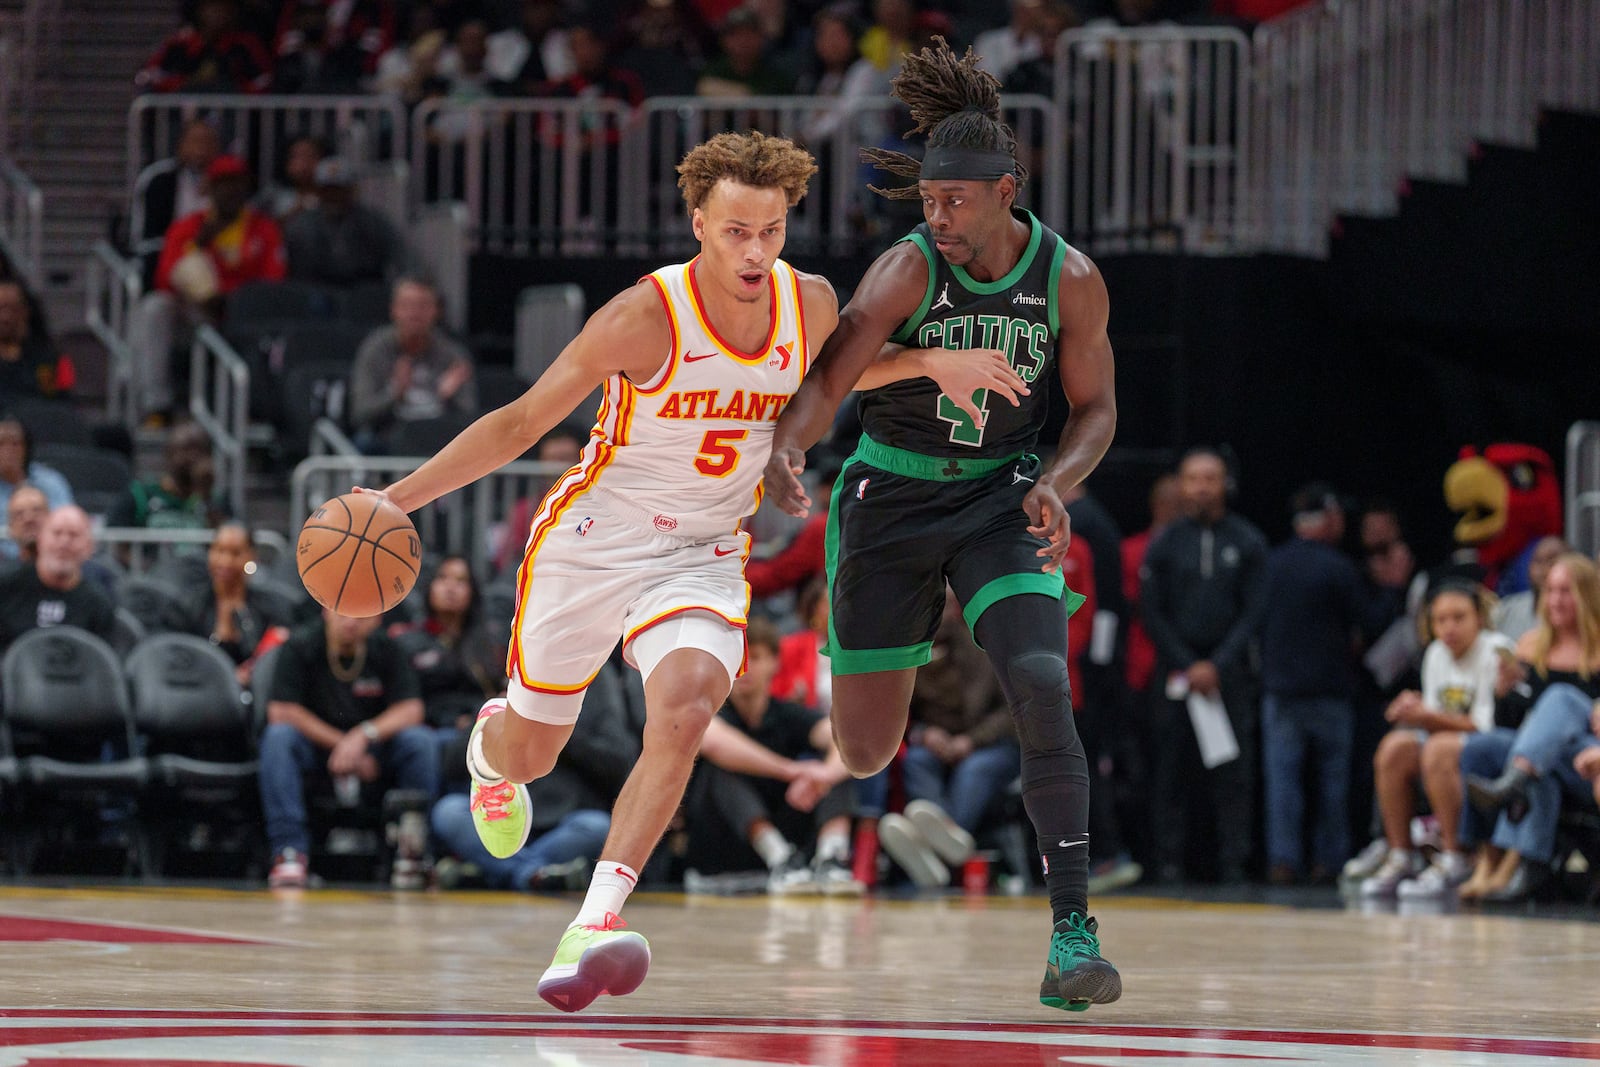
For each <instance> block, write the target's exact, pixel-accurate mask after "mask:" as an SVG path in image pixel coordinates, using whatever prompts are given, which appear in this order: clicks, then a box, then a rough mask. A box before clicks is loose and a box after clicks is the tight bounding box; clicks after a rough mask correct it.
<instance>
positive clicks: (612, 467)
mask: <svg viewBox="0 0 1600 1067" xmlns="http://www.w3.org/2000/svg"><path fill="white" fill-rule="evenodd" d="M815 172H816V164H815V162H814V161H813V160H812V158H811V156H810V155H809V154H808V153H806V152H805V151H804V150H802V149H800V148H798V147H796V146H795V145H794V144H792V143H790V142H789V141H786V140H783V139H781V138H775V137H764V136H762V135H761V134H759V133H749V134H731V133H729V134H720V135H718V136H716V137H714V138H712V139H711V140H710V141H707V142H706V143H705V144H703V145H700V146H699V147H698V148H695V149H694V150H693V151H691V152H689V153H688V155H686V156H685V157H684V159H683V161H682V163H680V164H679V166H678V173H679V180H678V184H679V186H680V187H681V188H682V190H683V196H684V200H685V202H686V203H687V205H688V208H689V215H690V219H691V222H692V225H693V227H694V235H695V238H696V239H697V240H698V241H699V242H700V254H699V255H698V256H696V257H695V258H694V260H692V261H691V262H689V263H687V264H678V265H675V266H670V267H663V268H662V269H660V270H658V271H656V272H654V273H653V274H651V275H649V276H648V277H646V278H643V279H641V280H640V281H639V282H638V283H637V284H635V285H634V286H633V287H632V288H630V289H628V290H626V291H625V292H623V293H621V294H619V295H618V296H616V297H614V298H613V299H612V300H611V301H610V302H609V303H607V304H606V305H605V307H603V308H601V309H600V310H599V311H597V312H596V313H595V314H594V316H593V317H591V318H590V319H589V321H588V323H587V324H585V326H584V328H583V331H582V332H581V333H580V334H579V335H578V337H577V338H576V339H574V340H573V342H572V343H571V344H569V345H568V346H567V347H566V349H565V350H564V351H563V352H562V353H561V355H560V357H559V358H557V360H556V361H555V363H554V364H552V365H551V367H550V369H549V370H548V371H546V372H545V374H544V375H543V376H542V377H540V379H539V381H538V382H537V383H536V384H534V386H533V387H532V388H530V389H529V390H528V391H527V392H526V393H524V394H523V395H522V396H521V397H520V398H518V399H517V400H515V401H513V402H511V403H510V404H507V405H506V406H505V407H502V408H500V409H499V410H497V411H493V412H490V413H489V414H487V415H485V416H483V417H482V418H481V419H479V420H478V421H477V422H475V423H473V424H472V425H471V426H469V427H468V428H467V429H465V430H463V431H462V432H461V434H460V436H458V437H457V438H456V439H455V440H454V441H452V442H451V443H450V444H449V445H447V446H446V447H445V448H444V449H443V450H442V451H441V452H440V453H439V454H438V455H436V456H434V457H433V458H431V459H429V460H428V462H426V463H424V464H423V465H422V466H421V467H419V468H418V469H417V470H416V471H415V472H414V473H412V474H410V475H408V476H407V477H405V478H402V479H401V480H400V481H398V482H396V483H395V484H394V485H392V486H391V487H390V488H389V489H388V496H389V498H390V499H391V500H392V501H393V502H394V503H395V504H397V505H398V506H399V507H400V508H402V509H403V510H405V511H408V512H409V511H414V510H416V509H417V508H419V507H421V506H423V505H424V504H427V503H428V502H430V501H432V500H435V499H437V498H438V497H440V496H443V495H444V494H445V493H448V492H450V491H451V490H454V489H457V488H460V487H461V486H463V485H466V484H468V483H469V482H472V481H474V480H476V479H478V478H480V477H482V476H483V475H485V474H488V473H489V472H491V471H493V470H495V469H496V468H498V467H500V466H502V465H503V464H505V463H507V462H509V461H511V460H513V459H516V458H517V457H519V456H521V455H522V454H523V453H524V452H526V451H527V450H528V449H529V448H530V447H532V445H533V444H534V443H535V442H536V441H538V440H539V438H541V437H543V436H544V434H545V432H546V431H547V430H549V429H550V428H551V427H553V426H555V425H556V424H557V422H559V421H560V420H561V419H562V418H564V417H565V416H566V415H567V414H568V413H569V412H570V411H571V410H572V409H573V408H574V407H575V406H576V405H577V404H578V403H579V402H581V401H582V400H583V398H584V397H586V396H587V395H589V393H590V392H591V391H593V390H594V389H595V387H596V386H599V385H602V384H603V385H604V387H605V400H604V402H603V403H602V404H601V406H600V412H599V418H598V421H597V422H596V424H595V427H594V429H593V431H591V434H590V439H589V443H588V445H587V446H586V447H585V448H584V450H583V455H582V457H581V459H580V461H579V463H578V465H577V466H575V467H573V468H572V470H570V471H568V472H567V474H566V475H565V476H564V477H563V478H561V479H560V480H559V481H558V482H557V483H556V485H555V487H554V488H552V489H551V490H550V492H549V494H548V495H547V496H546V497H545V499H544V503H543V505H542V506H541V507H540V509H539V511H538V513H537V514H536V515H535V517H534V520H533V527H532V530H531V531H530V533H529V537H528V547H527V553H526V555H525V557H524V559H523V563H522V567H521V570H520V572H519V573H518V589H517V594H518V595H517V612H516V622H515V624H514V626H513V631H512V635H511V650H510V656H509V663H508V671H507V673H508V674H509V676H510V687H509V691H508V693H507V696H506V698H505V699H504V700H494V701H490V702H489V703H488V704H487V705H486V706H485V707H484V709H483V711H482V712H480V713H479V716H478V722H477V724H476V726H475V727H474V729H473V732H472V738H471V740H470V742H469V744H468V755H467V766H468V770H469V771H471V773H472V779H473V786H472V811H473V815H474V820H475V822H476V824H477V827H478V832H479V836H480V837H482V839H483V842H484V844H485V846H486V847H487V848H488V849H489V851H490V852H491V853H492V854H494V855H496V856H502V857H503V856H510V855H512V854H513V853H515V852H516V851H517V850H518V849H520V848H521V847H522V845H523V843H524V842H525V841H526V840H527V837H528V811H527V804H528V794H527V790H526V789H525V788H524V786H523V785H522V784H519V783H526V782H530V781H532V780H534V779H535V778H539V777H541V776H543V775H545V774H547V773H548V772H549V771H550V769H551V767H552V766H554V764H555V761H556V757H557V755H558V754H559V753H560V752H561V749H562V747H563V746H564V745H565V744H566V743H567V739H568V738H569V737H570V736H571V734H572V728H573V724H574V723H575V722H576V721H577V718H578V708H579V706H580V705H581V704H582V702H583V693H584V689H585V688H586V687H587V686H588V684H589V682H590V681H591V680H592V679H593V678H594V676H595V674H596V673H597V672H598V671H599V670H600V667H601V665H602V664H603V663H604V662H605V661H606V659H607V658H608V657H609V655H610V652H611V649H612V648H613V647H614V646H615V645H616V642H617V639H618V638H619V637H620V638H621V639H622V642H623V655H624V657H625V658H626V659H627V660H628V662H630V663H631V664H633V665H634V666H635V667H637V668H638V669H639V671H640V672H641V673H642V674H643V675H644V687H645V701H646V706H647V709H648V710H647V716H646V718H647V721H646V724H645V731H644V750H643V754H642V755H641V756H640V757H639V761H638V763H637V764H636V765H635V766H634V768H633V772H632V773H631V774H630V775H629V776H628V781H627V784H626V785H625V786H624V787H623V790H622V793H621V795H620V796H619V797H618V798H617V803H616V807H615V810H614V811H613V813H612V819H611V833H610V836H609V838H608V839H607V841H606V846H605V849H604V850H603V853H602V857H601V861H600V862H599V864H598V865H597V866H596V868H595V873H594V878H593V881H592V882H591V884H590V887H589V893H588V896H587V897H586V898H585V900H584V903H583V906H582V908H581V909H580V910H579V912H578V916H577V918H576V919H575V920H574V921H573V923H572V925H571V926H570V927H568V929H567V932H566V934H565V936H564V937H563V938H562V940H561V944H560V946H559V947H558V949H557V951H556V957H555V961H554V962H553V963H552V964H551V966H550V968H549V970H547V971H546V972H545V974H544V976H543V977H542V978H541V979H540V981H539V986H538V989H539V995H540V996H542V997H543V998H544V999H545V1000H547V1001H549V1002H550V1003H551V1004H552V1005H554V1006H555V1007H557V1008H560V1009H562V1010H564V1011H578V1010H579V1009H581V1008H583V1007H585V1006H586V1005H588V1004H589V1003H590V1002H591V1001H593V1000H594V998H595V997H597V996H599V995H600V994H602V993H607V994H611V995H621V994H624V993H630V992H632V991H633V990H634V989H635V988H637V987H638V985H639V983H640V982H642V981H643V980H644V976H645V972H646V970H647V969H648V967H649V962H650V949H649V946H648V945H647V944H646V942H645V939H644V938H643V937H641V936H640V935H639V934H637V933H635V932H633V931H628V930H622V929H620V927H621V926H622V925H623V924H622V921H621V920H620V919H619V918H618V917H617V913H618V912H620V911H621V910H622V905H623V901H624V900H626V899H627V896H628V893H629V892H630V891H631V890H632V889H633V886H634V884H635V882H636V881H637V880H638V871H639V869H640V868H641V867H643V866H644V863H645V860H646V859H647V858H648V857H649V855H650V852H651V851H652V850H653V849H654V848H655V845H656V842H657V841H658V840H659V839H660V837H661V834H662V833H663V831H665V829H666V826H667V822H668V820H669V819H670V818H671V816H672V814H673V812H674V811H676V810H677V807H678V804H679V801H680V800H681V799H682V796H683V791H684V787H685V786H686V784H687V782H688V779H689V773H690V770H691V769H692V768H693V765H694V760H695V756H696V753H697V752H698V750H699V746H700V740H701V736H702V735H703V734H704V733H705V730H706V726H707V724H709V723H710V721H711V718H712V716H714V715H715V714H716V712H717V709H718V708H719V707H721V705H722V703H723V701H724V700H725V699H726V698H727V696H728V691H729V689H730V688H731V686H732V682H733V679H734V677H735V676H736V675H737V674H738V673H739V672H740V670H741V668H742V666H743V663H744V655H745V644H744V625H745V614H746V611H747V610H748V608H749V600H750V592H749V586H748V585H746V584H745V580H744V561H745V558H746V557H747V555H748V553H749V545H750V541H749V536H748V535H747V534H745V533H743V532H742V531H741V530H740V523H741V521H742V520H743V519H744V518H745V517H746V516H748V515H750V514H751V513H753V512H754V511H755V510H756V506H757V505H758V504H759V503H760V501H761V477H762V472H763V470H764V469H765V466H766V462H767V456H768V453H769V451H770V448H771V441H772V431H773V426H774V425H775V423H776V422H777V419H778V416H779V415H780V414H781V413H782V412H783V409H784V407H785V406H786V405H787V404H788V402H789V398H790V397H791V396H792V395H793V394H794V391H795V390H796V389H797V388H798V387H799V385H800V379H801V378H802V377H803V376H804V374H805V372H806V368H807V366H808V365H809V364H810V361H811V359H812V357H813V356H814V355H815V354H816V352H817V350H818V349H819V348H820V347H821V345H822V342H823V341H824V340H826V339H827V337H828V334H830V333H831V332H832V331H833V328H834V325H835V323H836V322H837V321H838V311H839V307H838V300H837V299H836V297H835V296H834V293H833V289H832V287H831V286H830V285H829V284H828V283H827V281H825V280H824V279H822V278H820V277H816V276H814V275H808V274H801V273H799V272H797V271H795V270H794V269H793V268H792V267H790V266H789V265H788V264H787V263H784V262H783V261H782V260H781V259H779V258H778V254H779V252H781V251H782V250H783V242H784V227H785V220H786V218H787V215H788V210H789V208H791V207H793V206H794V205H795V204H796V203H798V202H799V200H800V198H801V197H802V196H803V195H805V191H806V185H807V183H808V182H809V180H810V178H811V176H812V175H813V174H814V173H815Z"/></svg>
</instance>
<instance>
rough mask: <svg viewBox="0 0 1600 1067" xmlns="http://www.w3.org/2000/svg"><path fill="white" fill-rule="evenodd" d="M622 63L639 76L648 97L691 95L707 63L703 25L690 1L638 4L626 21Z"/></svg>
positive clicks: (668, 0) (653, 0) (619, 61)
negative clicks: (626, 42) (626, 44)
mask: <svg viewBox="0 0 1600 1067" xmlns="http://www.w3.org/2000/svg"><path fill="white" fill-rule="evenodd" d="M625 37H626V38H627V40H628V42H629V43H628V46H627V47H626V48H624V49H623V51H622V53H621V54H620V55H619V56H618V57H617V62H618V64H619V65H620V66H623V67H626V68H627V69H629V70H631V71H633V72H634V73H636V74H638V75H639V80H640V81H642V82H643V83H644V91H645V95H646V96H688V95H689V94H691V93H693V92H694V85H695V78H696V77H697V76H698V74H699V71H700V70H701V68H703V67H704V66H705V48H704V44H703V42H702V40H701V26H700V23H699V21H698V19H697V18H696V17H695V13H694V10H693V7H692V6H691V5H690V4H689V3H688V0H660V2H655V0H652V2H650V3H641V4H637V5H636V6H635V7H634V10H633V14H632V16H631V17H630V18H629V20H628V22H627V27H626V32H625Z"/></svg>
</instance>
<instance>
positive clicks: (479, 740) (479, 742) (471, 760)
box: [467, 712, 506, 785]
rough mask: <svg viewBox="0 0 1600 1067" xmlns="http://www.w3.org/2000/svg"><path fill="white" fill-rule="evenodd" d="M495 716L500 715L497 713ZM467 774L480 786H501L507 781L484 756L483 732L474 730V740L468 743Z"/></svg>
mask: <svg viewBox="0 0 1600 1067" xmlns="http://www.w3.org/2000/svg"><path fill="white" fill-rule="evenodd" d="M495 714H497V715H498V714H500V712H496V713H495ZM467 773H468V774H470V775H472V780H473V781H474V782H477V783H478V784H479V785H499V784H500V783H501V782H503V781H505V780H506V776H505V775H503V774H501V773H500V772H499V771H497V770H495V769H494V768H493V767H491V766H490V765H489V761H488V759H487V758H485V757H484V754H483V731H482V730H474V731H473V732H472V740H470V741H468V742H467Z"/></svg>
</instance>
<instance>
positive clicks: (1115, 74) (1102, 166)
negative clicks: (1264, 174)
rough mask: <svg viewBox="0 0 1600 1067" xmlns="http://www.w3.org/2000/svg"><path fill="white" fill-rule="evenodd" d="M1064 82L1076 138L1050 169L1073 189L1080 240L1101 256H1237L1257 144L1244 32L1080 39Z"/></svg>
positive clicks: (1074, 229)
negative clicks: (1166, 252)
mask: <svg viewBox="0 0 1600 1067" xmlns="http://www.w3.org/2000/svg"><path fill="white" fill-rule="evenodd" d="M1055 79H1056V94H1055V95H1056V101H1057V103H1058V104H1059V105H1060V108H1061V111H1062V113H1063V114H1064V116H1065V122H1066V125H1067V131H1068V133H1067V139H1066V141H1065V143H1062V148H1061V151H1060V152H1058V153H1056V154H1054V155H1052V156H1050V157H1049V163H1050V169H1051V170H1052V171H1059V172H1060V173H1061V175H1062V178H1063V180H1065V181H1066V183H1067V186H1066V190H1067V191H1066V194H1065V209H1064V211H1063V214H1062V217H1063V222H1062V225H1064V226H1065V231H1066V236H1067V237H1068V238H1069V239H1070V240H1072V241H1073V242H1074V243H1076V244H1078V245H1080V246H1081V247H1083V248H1085V249H1088V250H1091V251H1095V250H1100V251H1124V250H1145V249H1160V248H1170V247H1171V245H1172V242H1173V240H1174V238H1175V237H1176V238H1177V239H1178V240H1181V242H1182V247H1183V248H1185V249H1187V250H1189V251H1201V252H1233V251H1237V250H1238V234H1237V227H1236V216H1237V210H1238V205H1239V203H1240V200H1241V192H1242V190H1243V188H1244V181H1245V161H1246V160H1247V158H1248V152H1249V140H1250V138H1249V112H1248V103H1249V89H1250V81H1249V79H1250V42H1249V40H1248V38H1246V37H1245V35H1244V34H1242V33H1240V32H1239V31H1237V30H1232V29H1221V28H1218V29H1210V28H1203V29H1197V28H1186V27H1185V28H1180V27H1176V26H1167V27H1163V26H1157V27H1152V28H1148V29H1130V30H1114V31H1104V30H1092V29H1091V30H1069V31H1067V32H1066V33H1064V34H1063V35H1062V37H1061V40H1060V42H1059V44H1058V45H1057V48H1056V63H1055ZM1058 143H1060V142H1058ZM1069 147H1070V151H1069V150H1068V149H1069Z"/></svg>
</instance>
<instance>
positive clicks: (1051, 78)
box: [974, 0, 1081, 150]
mask: <svg viewBox="0 0 1600 1067" xmlns="http://www.w3.org/2000/svg"><path fill="white" fill-rule="evenodd" d="M1023 2H1025V3H1026V2H1027V0H1023ZM1033 8H1034V12H1035V13H1034V16H1033V20H1032V25H1033V30H1032V35H1031V39H1032V41H1033V42H1034V46H1033V48H1032V49H1031V51H1032V52H1033V54H1032V55H1030V56H1024V57H1023V58H1021V59H1019V60H1018V62H1017V63H1016V65H1015V66H1013V67H1012V68H1011V70H1010V72H1009V73H1007V74H1006V76H1005V77H1004V78H1002V79H1001V83H1002V85H1003V87H1004V89H1005V91H1006V92H1008V93H1037V94H1039V95H1040V96H1053V95H1054V94H1055V89H1056V49H1057V47H1058V42H1059V41H1060V39H1061V35H1062V34H1063V33H1065V32H1066V31H1067V30H1070V29H1072V28H1073V27H1075V26H1077V25H1079V24H1080V22H1081V20H1080V19H1079V18H1078V13H1077V11H1076V10H1075V9H1074V8H1073V6H1072V5H1071V4H1070V3H1068V2H1067V0H1033ZM976 50H977V49H974V51H976ZM979 54H980V55H981V54H983V53H979ZM1029 147H1030V148H1033V149H1035V150H1036V149H1037V148H1039V147H1040V146H1039V145H1037V144H1035V145H1030V146H1029Z"/></svg>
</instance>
